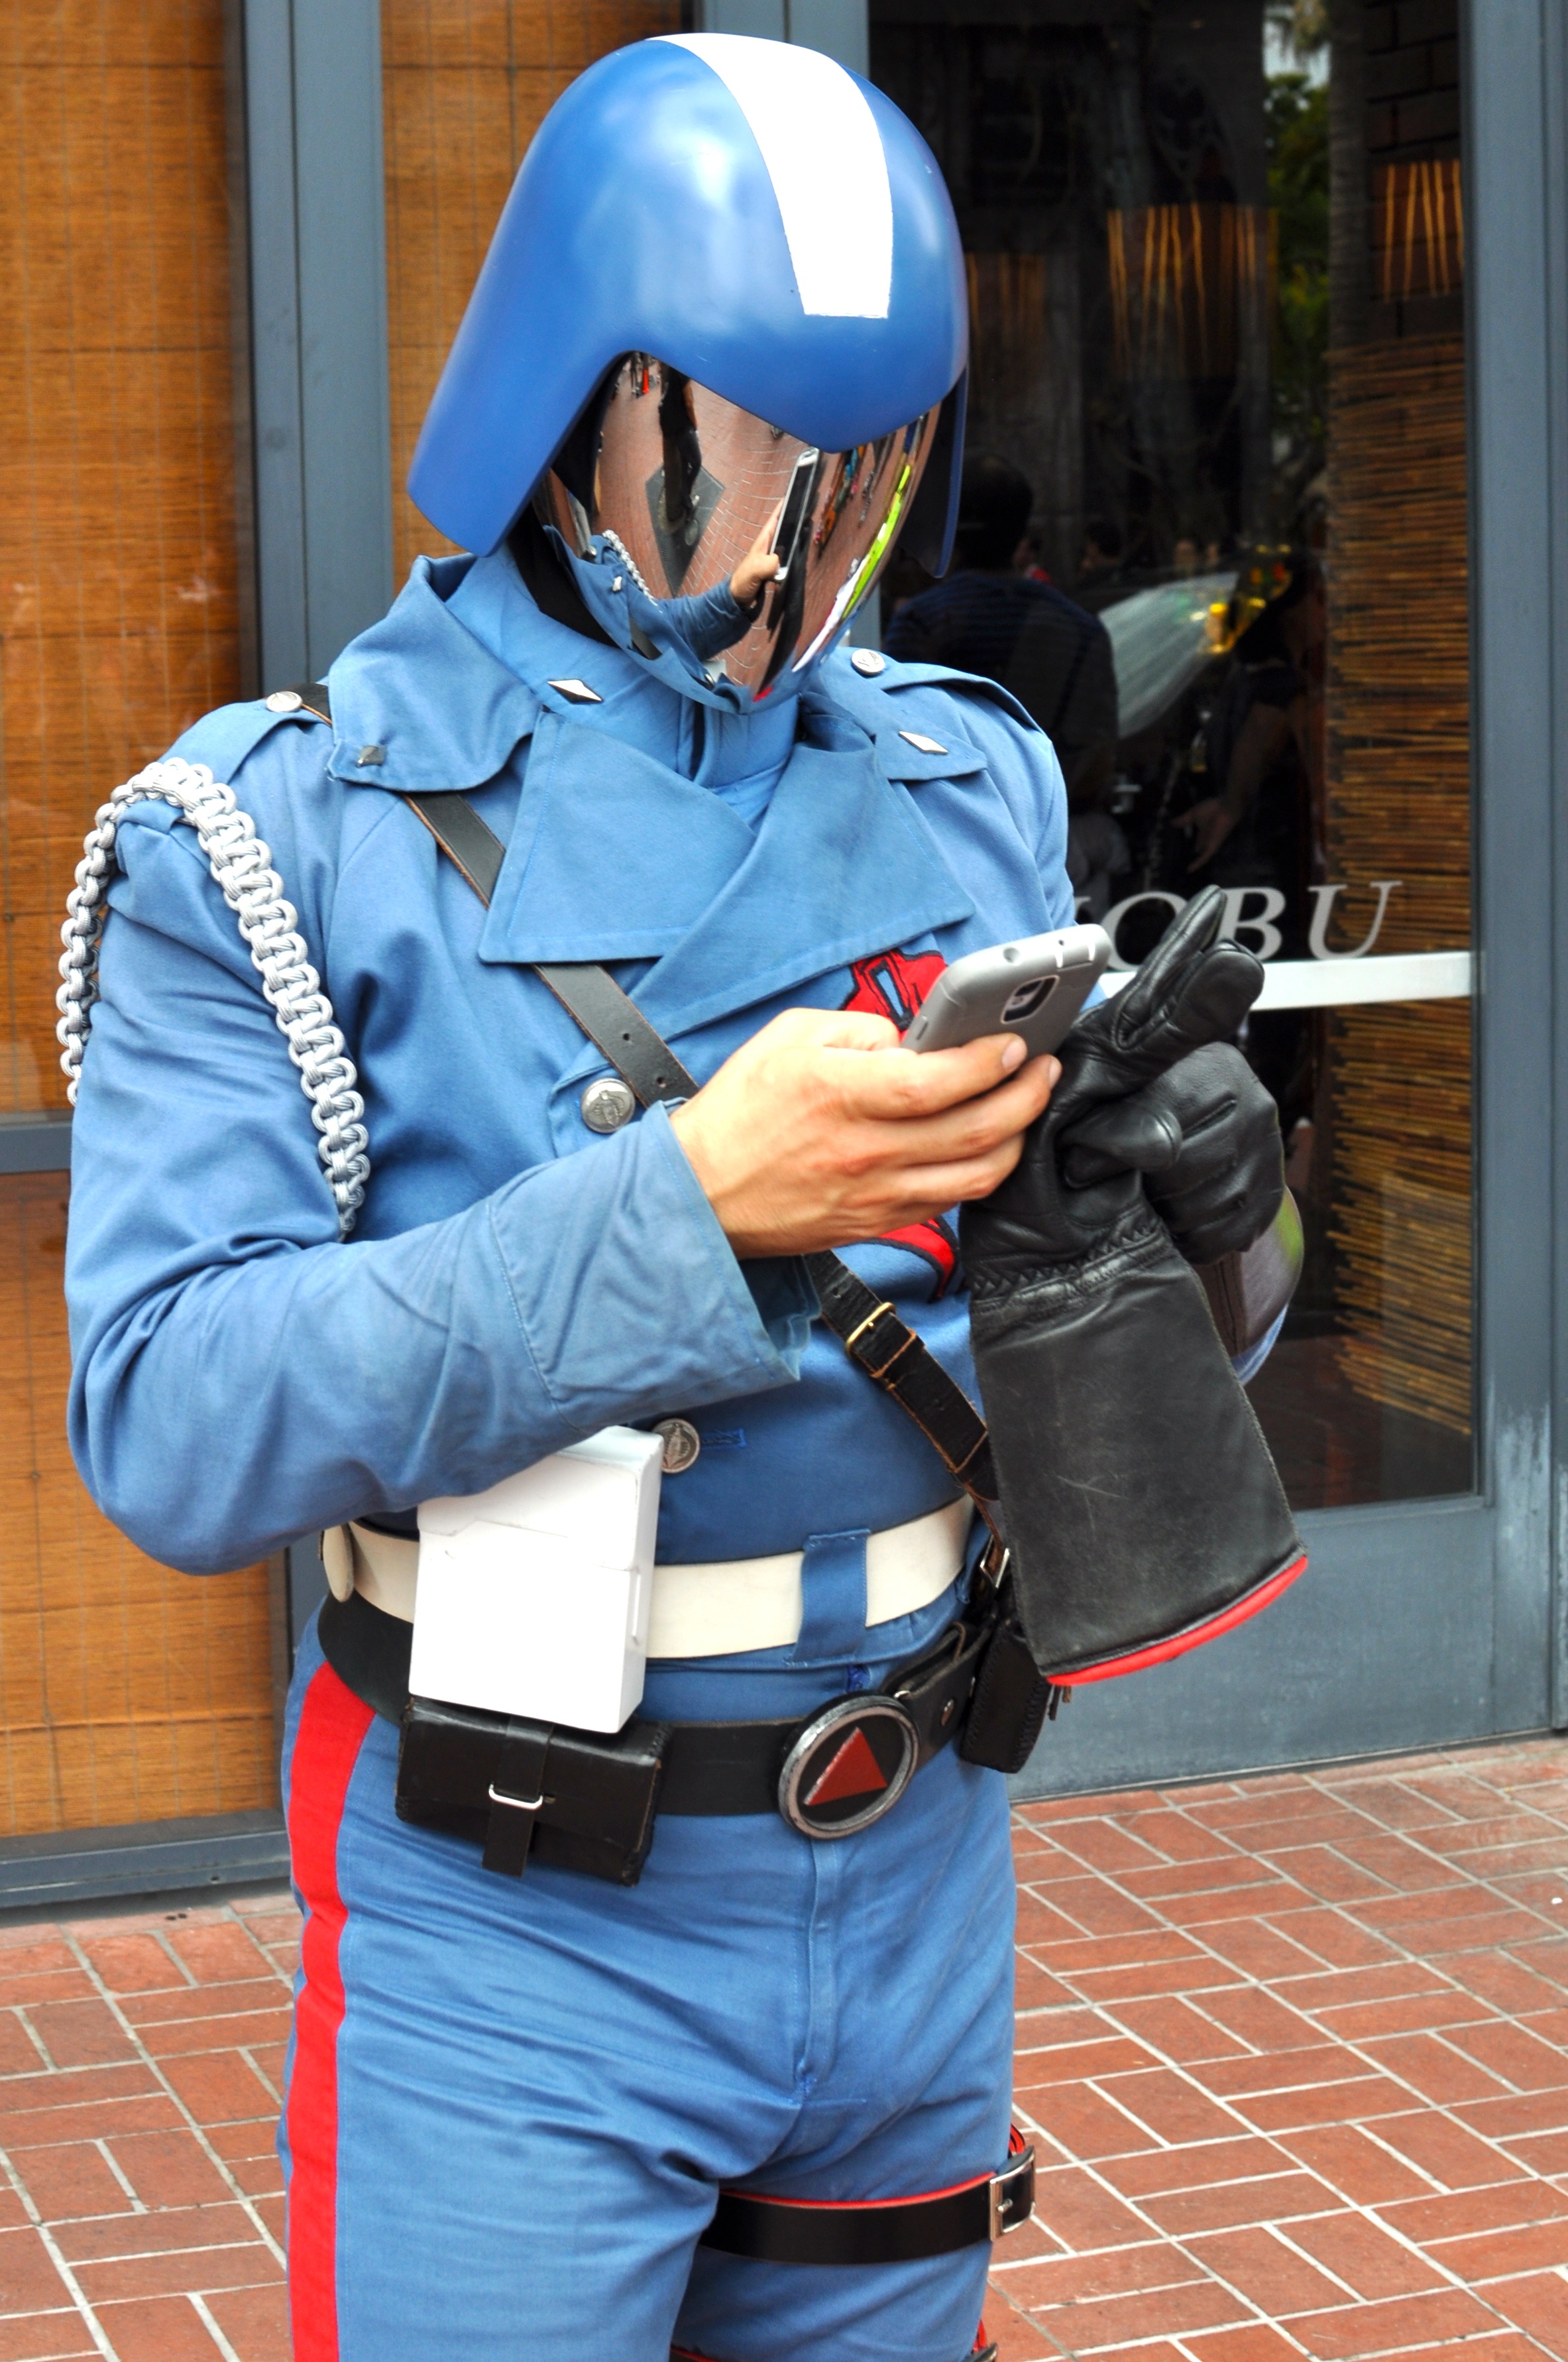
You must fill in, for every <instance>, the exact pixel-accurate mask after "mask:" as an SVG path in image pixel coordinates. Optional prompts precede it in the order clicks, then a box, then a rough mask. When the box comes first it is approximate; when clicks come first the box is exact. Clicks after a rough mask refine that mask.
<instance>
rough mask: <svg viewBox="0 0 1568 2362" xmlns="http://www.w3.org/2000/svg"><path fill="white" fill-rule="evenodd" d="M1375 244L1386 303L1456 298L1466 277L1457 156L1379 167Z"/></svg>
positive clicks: (1375, 259) (1375, 192) (1374, 191)
mask: <svg viewBox="0 0 1568 2362" xmlns="http://www.w3.org/2000/svg"><path fill="white" fill-rule="evenodd" d="M1372 241H1373V244H1372V259H1373V265H1374V269H1375V271H1376V284H1377V292H1378V294H1379V295H1380V296H1381V297H1382V298H1383V300H1384V302H1385V303H1398V302H1401V301H1403V300H1404V299H1406V298H1407V297H1409V296H1412V295H1453V294H1457V292H1459V288H1460V285H1461V282H1462V281H1463V280H1464V207H1463V203H1462V199H1461V194H1460V178H1459V159H1458V157H1457V156H1438V157H1433V158H1430V159H1428V160H1425V161H1423V162H1420V163H1416V164H1380V165H1379V166H1378V167H1377V169H1376V171H1375V172H1374V173H1373V176H1372Z"/></svg>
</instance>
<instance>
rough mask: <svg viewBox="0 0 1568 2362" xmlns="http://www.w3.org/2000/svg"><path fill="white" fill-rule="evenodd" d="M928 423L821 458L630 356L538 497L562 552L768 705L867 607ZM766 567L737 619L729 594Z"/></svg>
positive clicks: (933, 427) (930, 433) (717, 397)
mask: <svg viewBox="0 0 1568 2362" xmlns="http://www.w3.org/2000/svg"><path fill="white" fill-rule="evenodd" d="M938 418H939V412H938V411H936V410H932V411H928V412H927V413H926V414H925V415H924V416H923V417H920V418H916V419H912V420H911V421H910V422H909V424H908V425H905V426H902V427H899V428H896V429H894V431H893V432H892V433H891V434H887V435H883V436H878V437H877V438H876V440H875V441H874V442H872V443H863V444H861V445H859V446H858V447H856V448H855V449H854V450H852V451H817V450H815V449H813V448H812V447H810V446H809V445H807V444H805V443H803V442H801V441H800V439H799V438H798V436H793V435H789V434H786V433H785V432H784V429H783V428H782V427H780V426H774V425H770V424H769V423H768V422H767V420H765V419H762V418H758V417H755V416H754V415H753V414H752V413H751V412H750V411H748V410H742V409H740V407H739V405H738V404H737V403H733V402H727V401H726V400H725V399H724V397H723V395H721V394H718V393H714V392H711V391H710V390H709V389H708V388H707V386H702V385H698V384H697V383H696V381H694V380H693V379H691V378H689V377H686V376H685V375H684V374H683V373H682V372H681V371H680V370H674V369H671V368H668V367H667V366H666V365H665V364H664V363H663V362H662V361H660V360H658V359H655V358H654V356H653V355H652V354H649V353H626V354H623V355H622V356H621V358H620V360H618V361H617V362H616V363H615V365H614V367H613V368H612V369H611V370H609V372H608V373H607V375H606V376H605V378H604V379H603V381H601V383H600V385H599V388H598V393H597V395H596V397H595V399H594V400H593V402H591V403H589V405H588V407H587V411H586V412H585V414H584V415H583V417H582V418H581V419H580V420H579V422H578V424H577V425H576V427H575V428H574V430H573V433H572V436H570V438H569V439H568V441H567V443H566V445H565V447H564V448H563V450H562V451H561V452H560V454H559V455H558V456H557V458H556V460H555V464H554V470H553V472H552V473H551V474H550V475H548V476H546V477H545V479H544V481H543V484H542V486H541V487H540V490H539V491H538V493H537V494H536V495H535V508H536V511H537V513H538V515H539V517H540V519H541V520H542V522H543V523H544V524H551V525H554V526H555V528H556V529H557V531H558V532H559V533H560V534H561V535H562V537H563V538H564V540H565V543H566V545H567V546H568V548H575V549H576V550H577V551H578V552H579V553H580V554H582V555H584V556H587V555H589V554H591V553H592V551H593V548H594V545H595V542H596V539H597V541H598V555H599V556H600V557H609V561H610V563H611V564H612V566H613V565H616V564H620V565H621V566H623V567H624V568H626V569H627V571H629V572H630V576H631V579H632V580H633V581H634V582H635V583H636V585H637V587H638V589H639V590H642V591H645V592H646V593H647V594H648V596H649V597H651V598H654V599H657V600H660V601H661V602H665V603H666V609H667V612H668V613H669V614H670V616H671V620H672V621H673V622H674V624H675V626H676V628H677V629H678V630H680V631H681V632H682V633H683V635H685V638H686V640H687V641H688V642H689V644H690V646H692V648H693V649H694V651H695V652H696V655H697V656H698V657H703V658H704V659H707V658H714V659H722V664H723V668H724V670H725V671H726V672H727V673H728V674H729V678H730V679H732V680H736V681H739V682H740V683H741V684H742V686H744V687H746V688H749V689H752V690H757V691H758V692H759V693H760V694H761V693H763V692H765V690H767V688H768V686H769V685H770V684H771V683H772V682H773V680H774V679H777V678H778V676H779V674H780V673H781V672H782V671H783V670H784V667H785V666H786V665H788V664H794V665H796V666H799V665H804V664H806V663H809V662H810V660H811V659H812V657H815V656H817V654H819V652H820V651H821V649H822V648H823V647H824V646H826V645H827V643H828V641H829V640H830V639H831V638H832V637H833V635H835V633H837V632H838V631H839V629H840V627H841V626H842V625H843V624H845V623H846V622H848V621H849V620H850V618H852V617H853V616H854V615H855V614H856V613H858V612H859V611H860V610H861V607H862V606H863V604H864V602H865V601H866V599H867V598H868V597H869V595H870V593H871V591H872V588H873V586H874V585H875V583H876V580H877V578H878V575H879V574H880V572H881V570H882V567H883V561H884V559H885V558H886V556H887V553H888V550H889V548H890V546H892V543H893V540H894V535H895V534H896V533H897V531H898V529H899V526H900V525H901V524H902V523H903V522H904V520H905V517H906V515H907V513H908V511H909V508H910V505H911V503H912V502H913V501H914V498H915V494H916V490H917V488H918V486H919V483H920V479H921V477H922V475H923V474H924V472H925V469H926V465H927V460H928V459H929V458H930V455H931V449H932V446H933V443H934V441H935V439H936V435H937V428H938ZM758 548H762V549H765V550H766V551H767V552H768V553H769V554H771V555H775V556H776V557H777V558H778V560H779V568H778V572H777V574H776V576H775V577H774V579H773V584H772V587H771V588H768V589H766V590H762V592H760V593H759V595H758V597H757V598H756V599H755V600H754V601H753V602H749V603H748V605H747V606H746V607H745V608H744V609H743V610H738V609H737V608H736V607H735V605H734V603H733V602H732V601H729V599H728V598H727V597H726V586H727V585H728V584H729V581H730V579H731V578H732V576H733V575H734V574H735V571H736V568H738V567H739V566H740V563H741V561H742V560H743V559H744V558H745V557H747V555H748V553H750V552H752V551H753V550H756V549H758Z"/></svg>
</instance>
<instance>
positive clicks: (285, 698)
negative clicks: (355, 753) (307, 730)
mask: <svg viewBox="0 0 1568 2362" xmlns="http://www.w3.org/2000/svg"><path fill="white" fill-rule="evenodd" d="M331 719H332V716H331V712H330V710H329V708H328V706H327V701H326V691H325V690H324V689H321V688H318V687H317V686H316V684H315V683H312V684H311V685H310V686H309V687H308V688H306V689H279V690H274V691H273V693H272V695H271V696H270V697H258V698H251V699H248V700H247V701H246V703H245V704H243V705H220V706H218V707H216V708H215V710H214V712H211V713H203V716H202V719H201V720H200V722H193V723H192V725H191V727H190V729H189V730H187V731H184V732H183V733H182V734H181V736H180V737H179V738H177V739H176V740H175V743H174V745H172V746H171V747H170V750H169V751H170V754H171V755H177V756H180V758H181V761H183V762H186V763H204V764H205V765H206V767H207V768H208V770H209V771H211V773H212V775H213V777H214V779H226V778H228V777H229V775H230V773H231V772H233V771H237V770H238V768H239V767H240V765H241V764H242V763H243V762H244V761H245V759H246V757H247V755H253V754H254V753H255V751H256V749H257V747H258V746H259V745H260V744H261V742H262V740H263V739H264V738H266V737H268V736H269V735H270V734H271V733H272V732H273V731H274V730H279V729H281V728H282V727H283V726H284V724H285V723H288V724H291V725H293V726H295V727H298V725H299V724H300V723H322V722H330V721H331Z"/></svg>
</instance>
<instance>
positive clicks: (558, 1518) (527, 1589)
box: [409, 1427, 663, 1730]
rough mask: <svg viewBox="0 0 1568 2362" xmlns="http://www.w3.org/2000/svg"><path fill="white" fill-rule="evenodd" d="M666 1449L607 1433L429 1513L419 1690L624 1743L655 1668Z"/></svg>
mask: <svg viewBox="0 0 1568 2362" xmlns="http://www.w3.org/2000/svg"><path fill="white" fill-rule="evenodd" d="M662 1452H663V1437H662V1436H658V1435H642V1434H640V1433H639V1432H638V1430H637V1429H635V1428H630V1427H606V1428H601V1429H600V1430H599V1432H598V1435H590V1436H589V1437H588V1439H587V1441H586V1442H584V1443H573V1444H569V1445H568V1446H567V1448H566V1450H565V1451H556V1452H553V1453H552V1454H551V1456H550V1458H549V1459H548V1460H541V1461H539V1462H536V1463H535V1465H534V1466H533V1467H532V1468H525V1469H523V1470H522V1471H521V1473H520V1474H518V1475H516V1476H508V1477H506V1478H504V1479H503V1481H502V1482H501V1483H500V1484H499V1485H491V1486H490V1488H489V1490H488V1492H487V1493H474V1494H470V1495H468V1496H466V1498H463V1499H455V1500H441V1501H424V1502H422V1504H421V1505H420V1513H419V1591H418V1596H417V1599H416V1603H415V1607H414V1631H413V1659H412V1663H411V1668H410V1679H409V1686H410V1688H411V1690H412V1691H414V1693H415V1694H417V1695H418V1696H420V1697H429V1698H444V1699H445V1700H446V1701H447V1702H448V1704H450V1705H472V1706H479V1707H482V1708H483V1709H485V1710H486V1711H488V1712H489V1713H491V1714H515V1715H521V1716H526V1717H527V1718H528V1719H529V1720H531V1721H534V1722H562V1723H567V1724H570V1725H572V1726H573V1727H576V1729H578V1730H619V1729H620V1727H621V1725H622V1724H623V1723H624V1722H625V1721H626V1720H627V1718H628V1716H630V1714H631V1713H632V1712H633V1711H634V1710H635V1708H636V1706H637V1705H638V1703H639V1701H640V1700H641V1695H642V1677H643V1672H644V1670H645V1668H646V1665H647V1661H648V1616H649V1608H650V1605H651V1601H652V1589H653V1550H654V1542H655V1536H656V1531H657V1527H658V1519H659V1476H660V1462H661V1455H662Z"/></svg>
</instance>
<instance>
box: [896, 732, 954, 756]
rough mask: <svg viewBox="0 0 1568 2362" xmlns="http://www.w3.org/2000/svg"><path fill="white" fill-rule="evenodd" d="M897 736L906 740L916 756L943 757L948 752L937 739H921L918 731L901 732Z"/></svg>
mask: <svg viewBox="0 0 1568 2362" xmlns="http://www.w3.org/2000/svg"><path fill="white" fill-rule="evenodd" d="M899 736H900V737H901V738H907V740H908V741H909V744H910V745H912V746H913V747H914V749H915V752H916V754H917V755H945V754H946V753H947V751H948V750H947V748H946V747H945V746H944V745H942V743H941V741H940V740H939V739H937V738H925V737H922V735H921V734H920V732H919V731H918V730H901V731H900V732H899Z"/></svg>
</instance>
